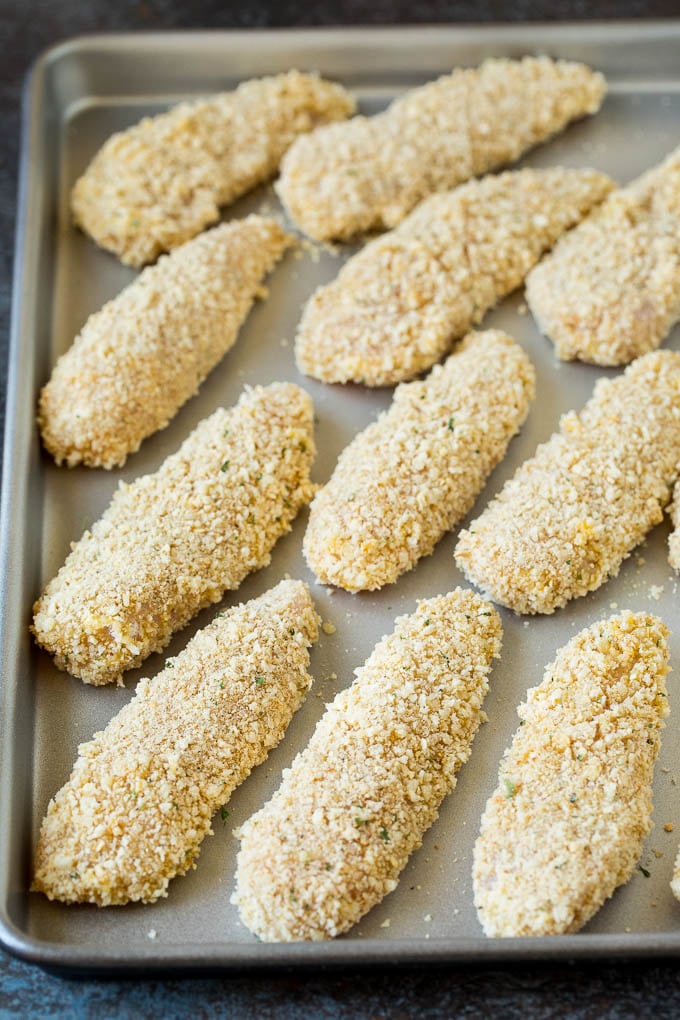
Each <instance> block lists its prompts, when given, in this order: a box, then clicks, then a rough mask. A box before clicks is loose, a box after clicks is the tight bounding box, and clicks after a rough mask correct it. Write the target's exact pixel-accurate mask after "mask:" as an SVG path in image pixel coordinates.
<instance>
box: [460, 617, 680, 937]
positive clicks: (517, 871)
mask: <svg viewBox="0 0 680 1020" xmlns="http://www.w3.org/2000/svg"><path fill="white" fill-rule="evenodd" d="M667 638H668V629H667V628H666V627H665V626H664V624H663V623H662V621H661V620H659V619H658V617H655V616H650V615H648V614H646V613H631V612H624V613H621V614H620V615H619V616H614V617H612V618H610V619H608V620H603V621H600V622H598V623H596V624H594V625H593V626H591V627H589V628H587V629H586V630H583V631H581V632H580V633H579V634H577V635H576V636H575V637H574V638H572V639H571V641H569V643H568V644H567V645H565V646H564V647H563V648H562V649H560V651H559V652H558V653H557V658H556V659H555V661H554V662H553V663H551V664H550V665H549V666H548V667H547V669H546V671H545V676H544V679H543V682H542V683H541V684H540V685H539V686H538V687H534V688H532V689H531V690H530V691H529V692H528V694H527V700H526V702H525V704H523V705H521V706H520V708H519V710H518V712H519V717H520V720H521V722H520V727H519V729H518V730H517V732H516V733H515V736H514V738H513V741H512V745H511V746H510V748H509V749H508V751H507V752H506V754H505V756H504V758H503V760H502V762H501V766H500V773H499V785H498V788H497V790H496V792H495V793H494V794H493V795H492V796H491V798H490V799H489V801H488V803H487V806H486V810H485V812H484V815H483V817H482V822H481V831H480V835H479V838H478V840H477V843H476V845H475V849H474V863H473V885H474V895H475V906H476V907H477V912H478V915H479V919H480V921H481V923H482V926H483V928H484V931H485V932H486V934H487V935H491V936H515V935H555V934H560V933H566V932H573V931H577V930H578V929H579V928H581V927H582V926H583V925H584V924H585V923H586V921H588V920H589V919H590V918H591V917H592V916H593V914H595V913H596V911H597V910H599V908H600V907H601V906H602V904H603V903H604V902H605V900H606V899H608V898H609V897H610V896H611V895H612V893H613V892H614V890H615V889H616V887H617V886H619V885H621V884H622V883H623V882H627V881H628V879H629V878H630V877H631V875H632V873H633V870H634V868H635V865H636V863H637V861H638V860H639V858H640V854H641V852H642V845H643V841H644V839H645V837H646V836H647V834H648V832H649V831H650V829H651V826H652V822H651V813H652V785H651V784H652V776H653V771H654V762H655V761H656V758H657V756H658V753H659V748H660V743H661V741H660V731H661V728H662V727H663V725H664V723H663V719H664V717H665V716H666V715H667V714H668V704H667V699H666V683H665V677H666V674H667V673H668V643H667Z"/></svg>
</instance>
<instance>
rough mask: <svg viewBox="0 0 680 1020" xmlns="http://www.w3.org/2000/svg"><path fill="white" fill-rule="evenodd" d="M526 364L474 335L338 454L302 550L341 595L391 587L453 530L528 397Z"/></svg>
mask: <svg viewBox="0 0 680 1020" xmlns="http://www.w3.org/2000/svg"><path fill="white" fill-rule="evenodd" d="M534 380H535V373H534V369H533V366H532V364H531V362H530V361H529V359H528V357H527V356H526V354H525V353H524V351H523V350H522V348H521V347H520V346H519V345H518V344H516V343H515V341H514V340H513V339H512V338H511V337H509V336H508V335H507V334H506V333H501V332H499V331H498V330H488V331H487V332H485V333H472V334H471V335H470V336H469V337H468V338H467V340H465V342H464V343H463V344H462V345H461V347H460V349H459V351H458V352H457V353H456V354H453V355H452V356H451V357H450V358H449V359H448V360H447V361H446V362H445V363H444V365H443V366H440V365H437V366H435V368H433V369H432V372H431V373H430V375H429V376H428V377H427V379H425V381H424V382H413V383H404V384H403V385H402V386H400V387H399V388H398V389H397V391H396V393H395V395H394V401H393V403H392V406H391V407H390V409H389V410H388V411H386V412H385V413H384V414H382V415H381V416H380V417H379V418H378V420H377V421H376V422H374V423H373V424H372V425H369V427H368V428H367V429H365V430H364V431H363V432H360V433H359V435H358V436H356V438H355V439H354V440H353V441H352V442H351V443H350V445H349V446H348V447H347V448H346V449H345V450H344V451H343V453H342V454H341V456H340V459H339V461H338V464H337V466H336V468H335V471H334V472H333V474H332V476H331V478H330V481H328V483H327V484H326V485H325V486H324V487H323V489H322V490H321V491H320V492H319V493H317V495H316V496H315V498H314V501H313V503H312V506H311V511H310V516H309V524H308V526H307V531H306V533H305V540H304V554H305V557H306V559H307V562H308V563H309V565H310V567H311V568H312V570H313V571H314V573H315V574H316V576H317V577H318V579H319V580H320V581H323V582H324V583H325V584H335V585H338V586H339V587H341V588H346V589H347V590H348V591H360V590H361V589H365V588H369V589H373V588H380V587H382V585H384V584H389V583H390V582H392V581H396V579H397V578H398V577H399V575H400V574H402V573H403V572H404V571H405V570H410V569H411V568H412V567H414V566H415V565H416V563H417V562H418V560H419V559H420V558H421V557H422V556H428V555H429V554H430V553H431V552H432V550H433V549H434V547H435V545H436V543H437V542H438V541H439V539H440V538H441V537H442V535H443V534H444V533H445V532H447V531H450V530H451V528H453V527H455V525H456V524H458V523H459V522H460V521H461V520H462V519H463V517H464V516H465V514H466V513H467V512H468V510H469V509H470V507H471V506H472V504H473V503H474V501H475V499H476V497H477V495H478V494H479V492H480V490H481V489H482V487H483V485H484V482H485V481H486V479H487V477H488V475H489V474H490V472H491V471H492V470H493V468H494V467H495V466H496V464H498V462H499V461H500V460H501V459H502V457H503V455H504V453H505V451H506V449H507V446H508V443H509V442H510V439H511V438H512V436H513V435H515V433H516V432H517V431H518V430H519V428H520V426H521V425H522V423H523V421H524V419H525V418H526V416H527V414H528V411H529V405H530V403H531V400H532V399H533V396H534Z"/></svg>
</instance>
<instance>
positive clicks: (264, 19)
mask: <svg viewBox="0 0 680 1020" xmlns="http://www.w3.org/2000/svg"><path fill="white" fill-rule="evenodd" d="M677 14H680V8H679V7H678V4H677V2H676V0H620V2H616V0H552V2H551V0H541V2H532V0H505V2H504V0H415V2H412V3H409V2H405V0H372V2H371V3H368V2H366V0H363V2H362V0H320V2H317V3H309V2H308V0H306V2H303V0H280V2H276V0H269V2H267V0H241V2H240V3H238V4H229V3H227V4H225V3H224V2H222V0H194V2H189V0H117V2H111V0H87V2H84V0H0V47H1V52H2V54H3V58H2V71H0V137H1V139H2V144H1V145H0V394H1V400H2V404H1V407H0V414H1V416H2V418H3V419H4V396H5V393H4V391H5V380H6V373H7V367H6V366H7V332H8V323H9V307H10V292H11V267H12V254H13V237H14V211H15V202H16V199H15V187H16V161H17V149H18V136H19V100H20V93H21V86H22V81H23V77H24V75H25V73H26V70H27V68H28V67H29V65H30V63H31V62H32V61H33V59H34V58H35V57H36V56H37V55H38V54H39V53H40V52H41V51H42V50H43V49H45V48H46V47H47V46H49V45H51V44H53V43H55V42H58V41H60V40H62V39H65V38H68V37H69V36H73V35H76V34H78V33H82V32H93V31H106V30H145V29H146V30H151V29H159V28H185V27H186V28H189V27H193V28H211V27H212V28H229V27H241V28H258V27H275V26H284V25H289V26H296V25H299V26H302V25H333V24H367V25H368V24H374V25H375V24H395V23H404V22H418V23H422V24H425V23H428V22H447V23H455V22H471V21H477V22H491V21H524V20H551V21H559V20H563V19H586V18H614V17H629V18H637V17H640V18H641V17H664V16H672V15H677ZM483 1015H487V1016H490V1017H499V1018H503V1020H515V1018H520V1017H521V1018H525V1017H532V1018H533V1017H540V1018H558V1017H559V1018H579V1020H580V1018H583V1020H599V1018H603V1017H606V1018H612V1020H619V1018H621V1020H623V1018H626V1020H627V1018H637V1017H650V1016H654V1017H655V1018H656V1020H664V1018H677V1017H680V967H679V966H678V964H677V963H675V962H672V961H669V962H656V963H654V964H650V963H644V962H643V963H641V962H633V963H629V964H626V963H616V964H614V963H611V964H604V965H603V964H598V965H593V966H584V965H583V964H579V965H569V964H560V965H552V966H548V965H537V964H534V965H522V966H517V965H515V966H513V967H512V968H507V969H494V970H482V969H472V968H465V969H454V968H448V969H421V970H412V969H405V968H399V969H398V970H384V969H383V970H375V969H373V970H362V971H358V972H351V973H350V972H337V971H336V972H332V973H327V974H321V973H307V974H303V975H297V976H284V977H281V976H279V977H271V976H267V975H259V976H251V977H247V978H238V977H231V978H219V977H217V978H204V979H196V978H186V979H183V980H182V979H173V980H168V979H165V980H152V979H148V980H135V981H134V982H124V981H111V982H99V981H84V982H76V981H65V980H63V979H61V978H56V977H52V976H48V975H45V974H44V973H43V972H42V971H41V970H39V969H38V968H35V967H32V966H29V965H26V964H24V963H20V962H18V961H15V960H12V959H11V958H9V957H8V956H6V955H4V954H3V953H2V952H1V951H0V1018H5V1017H30V1018H38V1017H40V1018H42V1017H50V1018H52V1017H55V1018H61V1017H68V1018H70V1017H74V1018H78V1020H86V1018H95V1017H96V1018H97V1020H99V1018H110V1017H111V1018H113V1017H135V1018H137V1017H139V1018H142V1017H162V1018H164V1020H165V1018H168V1020H170V1018H175V1017H187V1016H191V1017H195V1018H203V1017H229V1018H234V1020H241V1018H244V1020H245V1018H258V1020H266V1018H269V1017H276V1018H278V1020H289V1018H290V1020H293V1018H296V1020H297V1018H308V1017H309V1018H315V1017H319V1018H326V1017H328V1018H346V1017H367V1018H371V1020H383V1018H385V1020H387V1018H390V1020H391V1018H395V1020H402V1018H404V1020H405V1018H410V1017H419V1018H430V1017H435V1018H442V1020H444V1018H452V1017H465V1018H468V1017H469V1018H472V1017H480V1016H483Z"/></svg>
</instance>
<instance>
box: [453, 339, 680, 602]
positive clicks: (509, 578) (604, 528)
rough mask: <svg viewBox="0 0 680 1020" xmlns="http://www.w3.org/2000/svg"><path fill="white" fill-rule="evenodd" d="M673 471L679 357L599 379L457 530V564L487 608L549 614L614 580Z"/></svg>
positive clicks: (661, 501) (678, 463) (677, 456)
mask: <svg viewBox="0 0 680 1020" xmlns="http://www.w3.org/2000/svg"><path fill="white" fill-rule="evenodd" d="M679 469H680V354H676V353H672V352H670V351H653V352H651V353H649V354H646V355H644V357H642V358H639V359H638V360H637V361H635V362H633V364H632V365H630V366H629V367H628V368H627V369H626V371H625V372H624V374H623V375H621V376H618V377H617V378H615V379H600V380H599V381H598V383H597V384H596V386H595V392H594V394H593V396H592V397H591V399H590V400H589V401H588V403H587V404H586V405H585V407H584V408H583V410H582V411H581V413H580V414H577V413H576V412H575V411H570V412H569V413H568V414H565V415H564V416H563V418H562V420H561V423H560V431H559V432H557V433H556V434H555V435H553V436H552V437H551V438H550V439H549V440H548V442H547V443H544V444H542V445H541V446H539V447H538V450H537V451H536V454H535V456H534V457H532V458H531V459H530V460H528V461H526V462H525V463H524V464H523V465H522V466H521V467H520V468H519V469H518V470H517V471H516V472H515V475H514V477H513V478H511V479H510V481H509V482H507V483H506V485H505V486H504V488H503V489H502V490H501V492H500V494H499V495H498V496H497V497H496V498H495V499H494V500H493V501H492V502H491V503H490V504H489V506H488V507H487V508H486V510H484V512H483V513H482V515H481V516H480V517H478V518H477V519H476V520H474V521H473V522H472V524H471V525H470V527H469V528H468V529H467V530H466V531H461V533H460V537H459V539H458V545H457V546H456V562H457V564H458V566H459V567H460V569H461V570H462V571H463V572H464V573H465V575H466V577H468V578H469V580H471V581H472V582H473V583H474V584H476V585H478V586H479V587H480V588H481V589H482V590H483V591H484V592H486V593H487V594H488V595H489V596H490V597H491V598H492V599H493V600H494V601H495V602H499V603H500V604H501V605H504V606H509V607H510V608H511V609H514V610H515V611H516V612H518V613H552V612H553V611H554V610H555V609H558V608H559V607H560V606H564V605H565V604H566V603H567V602H568V601H569V599H573V598H577V597H579V596H581V595H586V594H587V593H588V592H589V591H595V589H596V588H599V587H600V585H601V584H603V583H604V582H605V581H606V580H607V578H608V577H610V576H615V575H616V574H617V573H618V571H619V567H620V565H621V562H622V561H623V560H624V559H625V557H626V556H628V554H629V553H630V552H631V551H632V550H633V549H634V548H635V546H636V545H638V544H639V543H640V542H641V541H642V540H643V538H644V537H645V535H646V534H647V532H648V531H649V530H650V529H651V528H652V527H653V526H654V525H655V524H658V523H659V521H660V520H661V519H662V518H663V509H664V507H665V506H666V505H667V503H668V502H669V500H670V497H671V490H672V486H673V483H674V481H675V479H676V478H677V476H678V470H679Z"/></svg>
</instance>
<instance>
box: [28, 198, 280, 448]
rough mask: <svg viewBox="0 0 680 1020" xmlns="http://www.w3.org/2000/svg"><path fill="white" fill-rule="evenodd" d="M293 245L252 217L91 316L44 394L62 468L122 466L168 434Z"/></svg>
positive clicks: (50, 442) (143, 278)
mask: <svg viewBox="0 0 680 1020" xmlns="http://www.w3.org/2000/svg"><path fill="white" fill-rule="evenodd" d="M291 242H292V238H290V237H289V236H288V235H287V234H284V232H283V231H282V230H281V228H280V226H279V225H278V224H277V223H275V222H274V220H270V219H265V218H263V217H261V216H249V217H247V219H244V220H235V221H232V222H231V223H225V224H222V225H221V226H219V227H215V228H214V229H213V230H210V231H208V232H207V233H206V234H203V235H202V236H201V237H197V238H196V239H195V240H193V241H189V242H188V243H187V244H185V245H183V246H182V247H181V248H178V249H177V250H176V251H175V252H173V254H172V255H167V256H164V257H163V258H162V259H161V260H160V261H159V262H158V264H157V265H155V266H150V267H149V268H148V269H145V270H144V272H143V273H142V274H141V275H140V276H139V277H137V279H136V280H135V281H134V283H131V284H130V286H129V287H126V288H125V290H123V291H122V292H121V293H120V294H119V295H118V297H116V298H114V299H113V301H109V302H108V304H106V305H104V307H103V308H102V309H101V311H99V312H96V313H95V314H94V315H91V316H90V318H89V319H88V320H87V322H86V323H85V326H84V327H83V330H82V332H81V333H80V334H79V336H77V337H76V339H75V341H74V343H73V346H72V347H71V348H70V350H68V351H67V352H66V354H64V355H62V357H61V358H60V359H59V361H58V362H57V364H56V366H55V369H54V371H53V373H52V378H51V379H50V381H49V382H48V383H47V385H46V386H45V387H44V389H43V391H42V393H41V395H40V406H39V414H38V421H39V424H40V428H41V432H42V437H43V442H44V443H45V446H46V447H47V449H48V450H49V451H50V453H51V454H52V455H53V456H54V458H55V460H56V461H57V463H58V464H61V463H63V462H66V464H68V466H69V467H72V466H73V465H75V464H86V465H87V466H88V467H104V468H112V467H117V466H120V465H122V464H124V463H125V459H126V457H127V456H128V454H130V453H134V452H135V451H136V450H138V449H139V447H140V445H141V443H142V440H143V439H145V438H146V436H149V435H151V434H152V433H153V432H156V431H157V430H158V429H162V428H165V426H166V425H167V424H168V422H169V421H170V420H171V418H172V417H173V415H174V414H176V412H177V411H178V409H179V408H180V407H181V406H182V404H183V403H184V402H185V401H186V400H188V399H189V397H192V396H193V395H194V394H195V393H196V391H197V390H198V387H199V386H200V384H201V383H202V382H203V380H204V379H205V377H206V376H207V375H208V373H209V372H211V371H212V369H213V368H214V367H215V365H216V364H217V363H218V362H219V361H220V360H221V358H222V357H223V356H224V355H225V354H226V352H227V351H228V350H229V348H230V347H232V346H233V344H234V343H235V342H236V337H237V335H238V331H239V329H240V327H241V324H242V323H243V321H244V319H245V317H246V316H247V314H248V312H249V311H250V309H251V307H252V305H253V302H254V301H255V298H256V297H258V296H260V294H261V285H262V280H263V277H264V276H265V274H266V273H268V272H269V271H270V270H271V269H272V268H273V266H274V265H275V263H276V262H277V261H278V259H280V258H281V255H282V254H283V252H284V251H285V249H286V248H287V247H288V246H289V245H290V244H291Z"/></svg>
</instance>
